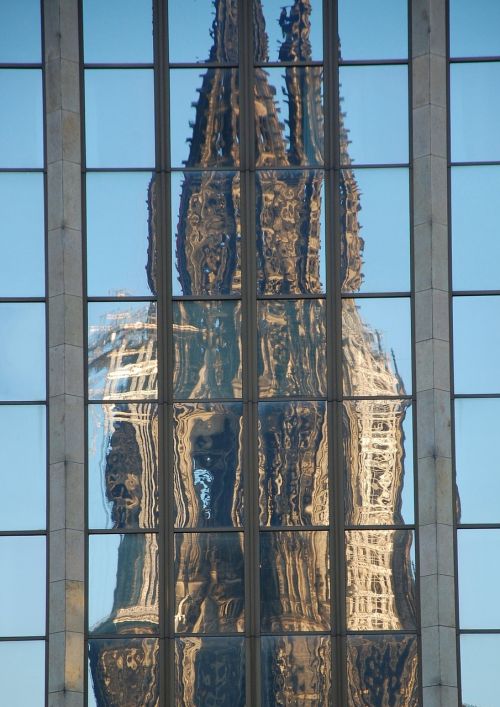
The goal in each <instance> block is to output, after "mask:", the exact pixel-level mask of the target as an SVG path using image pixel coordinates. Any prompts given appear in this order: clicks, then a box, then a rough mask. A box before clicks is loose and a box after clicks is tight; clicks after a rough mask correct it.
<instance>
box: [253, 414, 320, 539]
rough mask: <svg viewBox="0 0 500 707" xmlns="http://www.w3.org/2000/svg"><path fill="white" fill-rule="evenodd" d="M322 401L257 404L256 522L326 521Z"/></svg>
mask: <svg viewBox="0 0 500 707" xmlns="http://www.w3.org/2000/svg"><path fill="white" fill-rule="evenodd" d="M326 412H327V411H326V404H325V403H324V402H320V401H318V402H298V401H291V402H286V403H281V402H274V403H260V404H259V423H258V424H259V515H260V523H261V525H267V526H270V525H273V526H279V525H328V519H329V497H328V424H327V414H326Z"/></svg>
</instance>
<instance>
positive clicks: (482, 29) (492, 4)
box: [450, 0, 500, 702]
mask: <svg viewBox="0 0 500 707" xmlns="http://www.w3.org/2000/svg"><path fill="white" fill-rule="evenodd" d="M499 27H500V4H498V3H497V2H496V0H474V3H471V2H470V0H451V1H450V55H451V56H498V55H499V54H500V35H499V33H498V28H499ZM472 702H474V700H472ZM493 702H495V700H493Z"/></svg>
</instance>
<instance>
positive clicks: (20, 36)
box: [0, 0, 42, 108]
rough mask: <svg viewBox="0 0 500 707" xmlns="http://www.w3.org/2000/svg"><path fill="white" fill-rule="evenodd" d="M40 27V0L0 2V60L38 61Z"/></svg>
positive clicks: (11, 61)
mask: <svg viewBox="0 0 500 707" xmlns="http://www.w3.org/2000/svg"><path fill="white" fill-rule="evenodd" d="M41 29H42V27H41V21H40V0H23V2H9V1H8V0H5V1H4V2H1V3H0V62H4V63H14V62H27V63H31V62H33V63H34V62H39V61H41V60H42V50H41ZM3 107H4V106H3V101H2V108H3Z"/></svg>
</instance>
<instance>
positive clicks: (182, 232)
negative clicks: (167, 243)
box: [171, 172, 241, 296]
mask: <svg viewBox="0 0 500 707" xmlns="http://www.w3.org/2000/svg"><path fill="white" fill-rule="evenodd" d="M171 185H172V234H173V235H172V263H173V273H172V275H173V277H172V280H173V282H172V286H173V294H174V295H215V296H217V295H230V294H238V293H239V292H240V291H241V225H240V175H239V173H238V172H173V173H172V177H171Z"/></svg>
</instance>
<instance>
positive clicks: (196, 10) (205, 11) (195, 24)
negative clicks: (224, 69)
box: [168, 0, 238, 64]
mask: <svg viewBox="0 0 500 707" xmlns="http://www.w3.org/2000/svg"><path fill="white" fill-rule="evenodd" d="M237 6H238V0H226V1H225V2H223V3H222V2H219V3H217V4H216V3H213V2H206V1H205V0H202V1H201V2H200V1H199V0H183V2H179V1H178V0H169V2H168V44H169V53H170V61H171V62H172V63H177V62H179V63H183V62H184V63H185V62H189V63H191V62H197V63H199V62H206V61H213V62H217V63H220V64H233V63H238V12H237ZM186 28H189V31H188V32H187V31H186Z"/></svg>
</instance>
